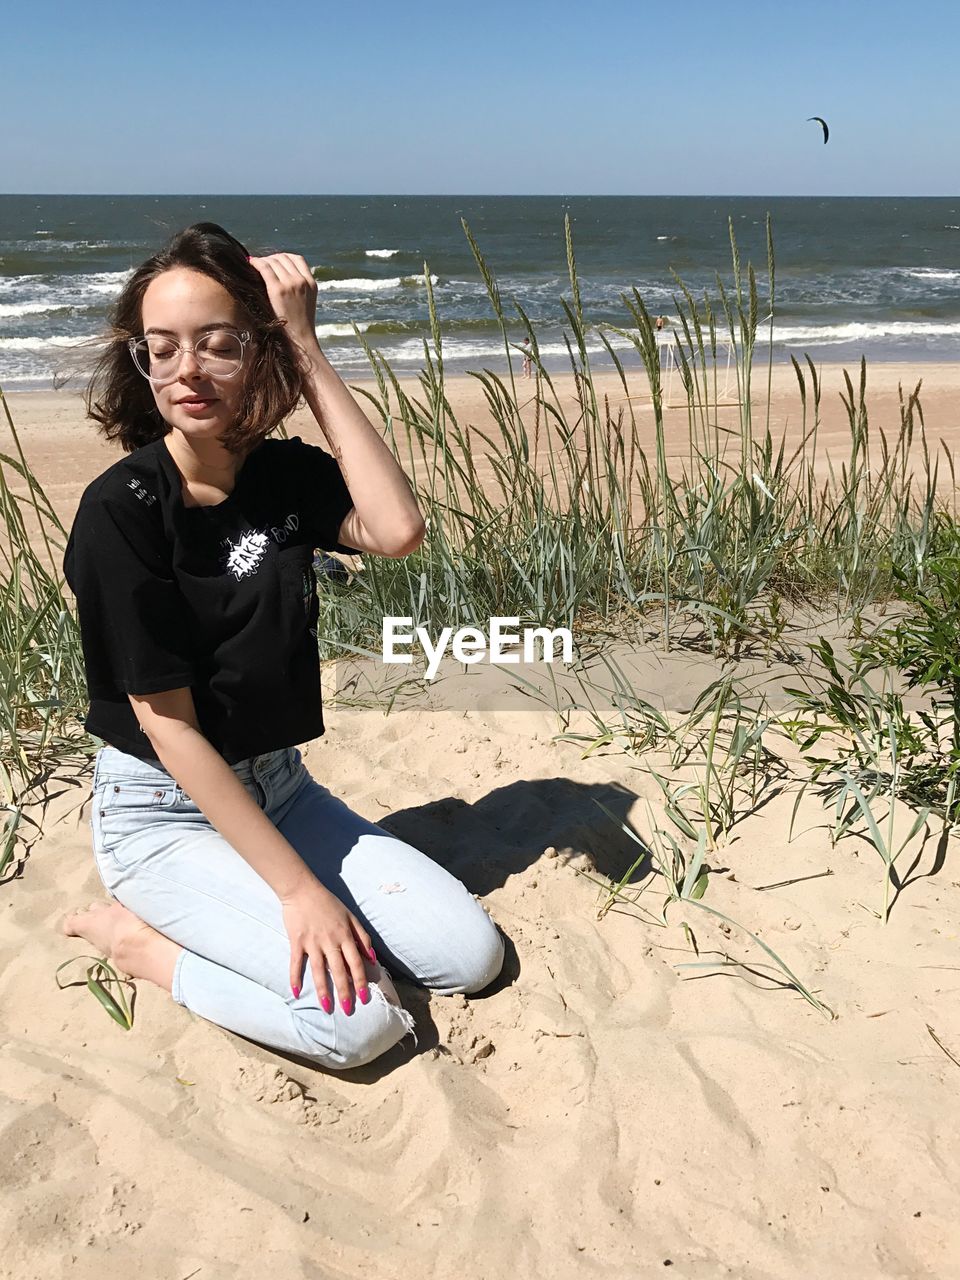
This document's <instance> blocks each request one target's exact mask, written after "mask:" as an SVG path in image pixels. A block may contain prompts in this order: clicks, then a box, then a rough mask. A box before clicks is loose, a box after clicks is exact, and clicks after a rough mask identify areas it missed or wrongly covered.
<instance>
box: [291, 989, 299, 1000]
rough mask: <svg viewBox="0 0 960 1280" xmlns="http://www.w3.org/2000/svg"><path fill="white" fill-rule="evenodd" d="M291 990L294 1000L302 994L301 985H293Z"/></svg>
mask: <svg viewBox="0 0 960 1280" xmlns="http://www.w3.org/2000/svg"><path fill="white" fill-rule="evenodd" d="M290 990H291V991H292V992H293V998H294V1000H296V999H298V998H299V996H300V988H299V987H291V988H290Z"/></svg>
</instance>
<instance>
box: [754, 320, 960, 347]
mask: <svg viewBox="0 0 960 1280" xmlns="http://www.w3.org/2000/svg"><path fill="white" fill-rule="evenodd" d="M957 337H960V322H957V321H954V322H938V321H936V320H930V321H925V322H922V323H920V322H917V323H913V322H911V321H909V320H891V321H887V322H886V323H884V322H883V321H880V322H877V323H875V324H865V323H863V322H862V321H860V322H858V321H853V322H851V323H850V324H838V325H795V326H791V325H784V326H783V327H779V326H775V327H774V331H773V339H774V342H783V343H786V344H787V345H788V346H792V345H794V344H796V343H800V342H811V343H816V344H818V345H820V346H833V345H834V344H836V343H839V342H868V341H870V340H876V339H877V338H957Z"/></svg>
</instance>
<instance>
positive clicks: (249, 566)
mask: <svg viewBox="0 0 960 1280" xmlns="http://www.w3.org/2000/svg"><path fill="white" fill-rule="evenodd" d="M224 542H225V544H226V548H227V554H226V568H227V569H228V570H229V572H230V573H232V574H233V576H234V577H235V578H237V579H238V580H239V579H240V578H248V577H249V576H250V574H252V573H256V571H257V569H258V568H259V566H260V561H261V560H262V559H263V557H264V555H265V554H266V550H267V547H268V546H269V545H270V539H269V538H268V537H267V535H266V534H265V533H260V532H259V531H258V530H256V529H252V530H251V531H250V532H249V533H245V534H243V536H242V537H241V538H240V539H239V541H237V542H231V541H230V539H229V538H225V539H224Z"/></svg>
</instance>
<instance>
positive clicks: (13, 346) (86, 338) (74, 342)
mask: <svg viewBox="0 0 960 1280" xmlns="http://www.w3.org/2000/svg"><path fill="white" fill-rule="evenodd" d="M99 338H100V335H99V334H96V333H84V334H80V335H78V336H77V337H75V338H65V337H61V336H59V335H58V336H54V337H52V338H0V351H49V350H50V349H51V348H54V347H59V348H66V349H69V348H70V347H76V346H79V345H80V344H81V343H85V342H96V341H97V340H98V339H99Z"/></svg>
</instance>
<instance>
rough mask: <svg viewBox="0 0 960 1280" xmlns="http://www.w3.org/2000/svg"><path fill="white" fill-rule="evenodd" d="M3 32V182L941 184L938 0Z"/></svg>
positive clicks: (147, 187)
mask: <svg viewBox="0 0 960 1280" xmlns="http://www.w3.org/2000/svg"><path fill="white" fill-rule="evenodd" d="M3 31H4V36H5V41H4V43H5V53H6V56H5V58H4V69H3V77H2V81H0V111H2V119H3V121H4V128H3V134H2V136H0V190H3V191H6V192H38V193H39V192H51V193H54V192H77V193H80V192H129V193H142V192H150V193H157V194H161V193H171V192H184V193H198V192H203V193H226V192H236V193H271V192H273V193H281V192H284V193H304V192H306V193H311V194H345V193H357V194H361V193H363V194H368V193H388V192H389V193H402V194H418V193H444V194H475V193H485V194H541V193H543V194H566V195H575V194H625V195H628V194H637V195H647V194H694V195H695V194H703V193H711V194H712V193H716V194H733V193H738V194H763V195H768V194H782V195H808V194H809V195H814V194H816V195H882V194H895V195H952V194H956V192H957V187H958V181H957V165H956V156H957V142H956V137H955V134H956V130H957V120H958V115H960V112H958V105H960V104H958V93H957V90H956V84H957V78H956V69H955V62H956V51H957V47H958V37H960V17H958V11H957V6H956V5H955V4H952V3H951V4H948V3H944V2H943V0H926V3H925V4H923V5H922V6H920V5H916V6H908V5H906V4H905V3H904V2H903V0H898V3H896V4H894V3H888V2H887V0H879V2H876V0H874V2H872V3H870V4H869V5H868V4H863V3H853V2H852V0H833V2H832V3H829V4H828V3H821V2H820V0H813V2H808V3H805V4H804V5H802V6H793V5H791V6H783V5H780V4H779V3H769V4H766V3H764V4H761V3H756V2H754V0H750V2H749V3H737V2H736V0H733V3H732V4H724V3H722V0H718V3H715V4H707V3H704V2H703V0H685V2H683V3H677V2H676V0H663V2H662V3H649V2H648V0H633V2H632V3H630V2H627V0H608V2H607V3H600V4H598V3H590V2H589V0H584V3H582V4H572V3H569V2H568V0H523V2H519V3H515V4H508V3H503V2H502V0H484V2H483V3H482V4H477V5H466V4H462V3H458V2H457V0H447V2H446V3H444V4H440V3H434V2H432V0H429V2H423V0H411V2H410V3H407V4H404V5H400V4H397V3H396V0H394V2H393V3H386V2H384V0H366V2H365V3H363V4H360V5H351V6H350V7H349V8H348V7H347V5H345V4H342V5H332V4H328V3H326V2H325V0H313V2H312V3H301V2H299V0H295V2H294V3H274V4H272V5H270V4H263V3H260V4H257V5H255V4H253V3H249V2H248V0H234V3H232V4H231V3H229V2H227V3H225V2H224V0H217V3H216V4H208V5H204V4H203V3H202V0H193V2H192V3H190V4H186V3H181V2H180V0H173V2H172V3H163V0H160V2H159V3H154V4H150V5H142V4H129V3H126V4H123V5H121V4H119V3H114V2H110V3H98V2H97V0H94V2H93V3H88V4H84V5H71V6H58V7H57V9H56V10H55V11H51V10H49V9H47V8H45V7H41V6H39V5H32V6H29V5H18V6H17V12H9V11H8V12H7V13H6V14H5V16H4V21H3ZM814 114H817V115H822V116H825V117H826V119H827V120H828V121H829V122H830V126H831V138H830V142H829V143H828V145H827V146H823V144H822V141H821V135H820V132H819V128H818V126H817V125H814V124H808V123H807V122H806V117H807V116H811V115H814Z"/></svg>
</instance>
